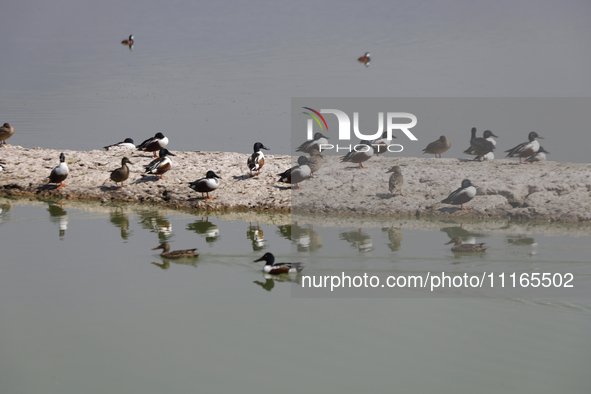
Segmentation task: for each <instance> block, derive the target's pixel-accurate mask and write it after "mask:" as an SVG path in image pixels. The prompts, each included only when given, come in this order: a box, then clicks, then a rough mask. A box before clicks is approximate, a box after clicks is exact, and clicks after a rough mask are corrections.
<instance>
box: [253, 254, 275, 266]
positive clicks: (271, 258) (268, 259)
mask: <svg viewBox="0 0 591 394" xmlns="http://www.w3.org/2000/svg"><path fill="white" fill-rule="evenodd" d="M259 261H266V262H267V264H266V265H273V263H274V262H275V256H273V253H265V254H264V255H263V257H261V258H260V259H256V260H255V261H253V263H258V262H259Z"/></svg>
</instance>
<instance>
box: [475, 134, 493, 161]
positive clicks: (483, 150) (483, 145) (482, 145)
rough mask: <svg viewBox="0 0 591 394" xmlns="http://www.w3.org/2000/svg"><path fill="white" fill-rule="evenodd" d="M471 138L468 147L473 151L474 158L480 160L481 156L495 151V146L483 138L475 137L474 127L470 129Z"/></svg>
mask: <svg viewBox="0 0 591 394" xmlns="http://www.w3.org/2000/svg"><path fill="white" fill-rule="evenodd" d="M471 132H472V138H470V147H471V148H472V149H473V150H474V153H475V154H476V156H477V157H476V158H477V159H480V158H481V157H482V156H484V155H486V154H487V153H489V152H492V151H494V150H495V144H493V143H492V142H491V141H489V140H487V139H485V138H477V137H476V127H472V131H471Z"/></svg>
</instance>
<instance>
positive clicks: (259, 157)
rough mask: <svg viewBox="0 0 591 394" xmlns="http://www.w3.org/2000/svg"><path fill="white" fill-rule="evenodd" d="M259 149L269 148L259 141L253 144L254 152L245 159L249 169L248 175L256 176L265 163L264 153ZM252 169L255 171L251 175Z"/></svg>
mask: <svg viewBox="0 0 591 394" xmlns="http://www.w3.org/2000/svg"><path fill="white" fill-rule="evenodd" d="M261 149H265V150H270V149H269V148H267V147H266V146H265V145H263V144H261V143H260V142H256V143H255V144H254V153H253V154H252V155H250V156H249V157H248V160H247V161H246V165H248V170H249V171H250V174H249V175H250V177H251V178H252V177H253V176H257V175H260V174H261V168H263V165H264V164H265V155H264V154H263V152H261ZM253 171H256V174H255V175H252V173H253Z"/></svg>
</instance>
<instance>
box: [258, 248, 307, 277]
mask: <svg viewBox="0 0 591 394" xmlns="http://www.w3.org/2000/svg"><path fill="white" fill-rule="evenodd" d="M259 261H265V262H266V264H265V266H264V267H263V272H266V273H268V274H271V275H280V274H295V273H298V272H302V270H303V269H304V264H303V263H276V262H275V256H273V253H268V252H267V253H265V254H264V255H263V257H261V258H260V259H256V260H255V261H253V263H257V262H259Z"/></svg>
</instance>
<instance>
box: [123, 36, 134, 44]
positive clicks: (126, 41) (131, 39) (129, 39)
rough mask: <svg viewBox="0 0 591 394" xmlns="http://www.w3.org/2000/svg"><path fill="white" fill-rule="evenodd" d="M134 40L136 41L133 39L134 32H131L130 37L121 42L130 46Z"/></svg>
mask: <svg viewBox="0 0 591 394" xmlns="http://www.w3.org/2000/svg"><path fill="white" fill-rule="evenodd" d="M133 42H134V41H133V34H130V35H129V38H128V39H127V40H123V41H121V43H122V44H123V45H129V46H131V45H133Z"/></svg>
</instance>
